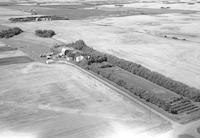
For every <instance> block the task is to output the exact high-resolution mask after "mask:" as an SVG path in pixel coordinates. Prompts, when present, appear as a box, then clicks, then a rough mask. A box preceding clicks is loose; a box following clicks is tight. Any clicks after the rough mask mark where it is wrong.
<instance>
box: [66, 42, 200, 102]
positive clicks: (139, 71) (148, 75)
mask: <svg viewBox="0 0 200 138" xmlns="http://www.w3.org/2000/svg"><path fill="white" fill-rule="evenodd" d="M68 46H71V47H74V48H75V49H77V50H81V51H83V53H84V54H85V55H86V56H91V59H89V60H88V65H90V64H92V63H102V62H108V63H110V64H112V65H113V66H117V67H120V68H122V69H124V70H126V71H128V72H130V73H133V74H135V75H138V76H140V77H142V78H144V79H146V80H149V81H151V82H153V83H155V84H157V85H159V86H162V87H164V88H166V89H169V90H171V91H172V92H175V93H177V94H179V95H181V96H184V97H187V98H189V99H191V100H193V101H195V102H200V90H198V89H196V88H193V87H190V86H188V85H186V84H183V83H181V82H178V81H175V80H172V79H171V78H168V77H165V76H164V75H162V74H160V73H157V72H154V71H151V70H150V69H148V68H146V67H144V66H142V65H140V64H137V63H133V62H131V61H127V60H124V59H120V58H118V57H115V56H112V55H109V54H105V53H101V52H99V51H96V50H94V49H93V48H90V47H88V46H87V45H86V44H85V42H84V41H83V40H78V41H76V42H75V43H71V44H68Z"/></svg>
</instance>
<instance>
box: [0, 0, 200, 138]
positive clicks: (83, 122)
mask: <svg viewBox="0 0 200 138" xmlns="http://www.w3.org/2000/svg"><path fill="white" fill-rule="evenodd" d="M3 1H5V0H3ZM7 1H9V0H6V2H7ZM46 1H47V0H44V1H43V2H44V3H41V5H40V6H37V5H36V3H35V1H33V2H32V1H30V3H29V2H26V0H25V1H23V2H21V3H20V4H19V5H15V6H13V5H10V6H5V5H4V6H3V7H0V24H1V25H0V30H2V29H4V28H6V27H20V28H21V29H22V30H24V32H23V33H22V34H20V35H18V36H14V37H12V38H10V39H1V40H0V41H1V42H0V128H1V129H0V138H10V137H11V138H13V137H14V138H18V137H19V138H65V137H67V138H79V137H81V138H88V137H92V138H118V137H119V138H125V137H126V138H132V137H133V136H134V137H135V138H143V137H146V138H151V135H152V137H157V136H155V135H154V134H155V133H156V134H158V132H159V134H160V133H162V134H163V137H162V135H159V136H158V137H159V138H185V137H190V135H191V136H192V138H193V137H194V138H198V137H199V133H198V131H197V128H198V127H199V120H197V121H194V122H190V123H188V124H185V125H183V124H177V123H176V122H173V120H170V119H169V118H168V117H167V115H166V116H164V115H162V114H159V113H157V112H156V111H154V110H153V109H149V107H147V108H146V106H145V105H144V106H143V104H141V103H138V102H136V101H137V100H131V99H130V98H128V97H127V96H124V95H121V94H119V93H117V92H116V91H115V90H114V89H112V87H109V86H108V85H105V84H104V83H102V82H101V81H99V80H98V79H95V77H93V76H91V75H89V74H88V73H86V72H84V71H82V70H80V69H78V68H76V67H74V66H72V65H70V64H69V65H61V64H52V65H46V64H42V63H38V62H37V61H42V62H44V60H43V59H41V58H40V55H41V54H43V53H45V52H49V50H50V48H51V47H52V46H54V45H57V44H63V43H69V42H74V41H76V40H79V39H82V40H84V41H85V42H86V43H87V44H88V46H90V47H92V48H94V49H96V50H98V51H101V52H105V53H108V54H111V55H114V56H117V57H120V58H123V59H126V60H129V61H133V62H135V63H138V64H141V65H143V66H145V67H147V68H149V69H151V70H153V71H156V72H159V73H161V74H163V75H165V76H167V77H170V78H172V79H174V80H177V81H180V82H183V83H185V84H187V85H190V86H193V87H196V88H200V84H199V82H200V73H199V70H200V64H199V60H200V47H199V43H200V41H199V38H200V32H199V30H200V28H199V23H200V20H199V17H200V14H199V11H198V9H199V3H197V2H196V1H195V2H196V3H195V4H188V3H187V2H186V3H184V4H183V5H184V6H183V5H182V4H181V3H175V4H169V3H165V4H161V3H148V2H147V3H144V4H143V6H141V3H135V2H134V3H131V4H130V3H128V2H127V3H126V2H125V1H120V0H119V1H118V2H119V3H122V2H124V3H125V4H124V5H123V6H122V7H120V6H116V5H114V4H113V3H112V2H113V1H112V2H110V3H108V2H104V0H102V1H98V2H96V1H94V0H92V1H93V2H91V1H89V3H90V2H91V3H92V4H88V1H84V2H83V1H82V2H83V3H84V4H82V5H81V4H80V3H82V2H80V1H78V0H74V1H70V2H71V4H69V5H64V4H62V6H59V5H60V4H61V3H57V4H58V5H54V4H55V3H56V2H57V1H54V2H52V1H51V2H52V3H50V5H48V4H49V3H48V2H47V3H46ZM60 1H61V0H59V2H60ZM62 1H63V0H62ZM154 1H156V0H154ZM185 1H187V0H185ZM37 2H39V1H37ZM70 2H69V3H70ZM129 2H131V1H129ZM72 3H73V4H74V3H76V5H73V4H72ZM99 3H100V4H99ZM172 3H173V2H172ZM0 4H4V3H0ZM108 4H109V5H108ZM110 4H111V5H110ZM168 6H169V7H170V8H168V9H166V7H168ZM161 7H164V8H161ZM31 10H34V11H36V12H37V13H38V14H43V15H52V13H54V14H56V15H59V16H66V17H69V18H70V19H71V20H68V21H42V22H29V23H11V22H9V20H8V19H9V18H15V17H22V16H23V17H25V16H31V15H30V14H31V13H30V11H31ZM5 26H6V27H5ZM37 29H52V30H54V31H55V32H56V35H55V36H54V37H53V38H51V39H50V38H39V37H37V36H35V34H34V32H35V30H37ZM7 45H9V47H8V46H7ZM32 59H34V60H35V62H34V61H33V60H32ZM112 71H113V72H115V73H116V74H118V75H119V77H124V78H125V79H127V80H128V81H130V82H131V83H134V84H135V85H138V86H141V87H144V88H146V89H148V90H150V91H152V92H155V93H157V94H158V95H159V96H161V97H163V98H170V96H173V95H174V93H171V92H170V91H168V90H166V89H163V88H161V87H159V86H157V85H154V84H149V83H146V82H145V81H144V80H142V81H141V79H140V78H137V77H136V76H134V75H133V76H132V77H130V74H129V73H124V72H121V71H120V70H112ZM166 93H167V94H166ZM182 102H183V103H182ZM180 103H181V105H180ZM196 104H197V103H196ZM182 105H183V106H182ZM174 106H175V108H178V109H180V111H181V112H184V113H186V112H187V111H188V109H189V108H191V110H193V104H192V105H191V104H189V103H187V102H185V101H178V102H177V103H174ZM195 108H196V105H195ZM190 119H191V118H190ZM164 132H166V133H164ZM168 132H169V133H168ZM165 134H166V135H168V134H169V135H168V136H166V135H165Z"/></svg>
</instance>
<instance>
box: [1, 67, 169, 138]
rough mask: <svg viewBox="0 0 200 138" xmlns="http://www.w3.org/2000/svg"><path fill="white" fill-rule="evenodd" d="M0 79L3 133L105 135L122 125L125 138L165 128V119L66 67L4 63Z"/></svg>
mask: <svg viewBox="0 0 200 138" xmlns="http://www.w3.org/2000/svg"><path fill="white" fill-rule="evenodd" d="M61 72H62V73H61ZM0 76H1V81H0V86H1V87H0V91H1V93H0V101H1V102H0V110H1V114H0V122H1V125H0V127H1V128H3V130H8V131H11V132H15V131H18V132H23V131H24V132H33V133H34V134H35V135H40V136H41V137H42V138H47V137H48V138H49V137H52V138H53V137H59V138H60V137H66V136H67V137H76V138H77V137H88V136H92V137H95V136H96V135H98V136H101V137H109V136H110V135H113V134H115V132H116V131H117V129H123V128H124V127H128V128H129V129H130V130H129V131H130V132H131V133H130V132H127V133H128V135H133V134H135V135H139V132H141V131H144V132H145V133H150V132H151V133H152V132H153V130H154V131H158V130H160V129H161V130H160V131H164V130H165V129H166V130H167V129H170V127H171V126H170V123H169V122H168V121H167V120H165V119H163V118H162V117H160V116H158V115H156V114H154V113H153V112H151V111H149V110H148V109H146V108H144V107H142V106H140V105H139V104H137V103H135V102H132V101H130V100H129V99H127V98H126V97H123V96H121V95H119V94H117V93H116V92H115V91H113V90H112V89H110V88H109V87H107V86H105V85H104V84H102V83H100V82H99V81H97V80H95V79H94V78H92V77H91V76H89V75H87V74H85V73H83V72H82V71H80V70H78V69H76V68H74V67H73V66H70V65H44V64H41V63H28V64H27V63H26V64H21V65H18V64H13V65H6V66H0ZM83 82H84V83H83ZM46 120H48V121H46ZM61 122H62V123H61ZM72 122H73V123H72ZM60 123H61V124H62V125H60ZM58 124H59V125H58ZM160 126H162V127H160ZM115 129H116V130H115ZM122 131H123V130H122ZM119 133H120V132H119ZM129 133H130V134H129ZM121 135H123V134H121ZM126 135H127V134H126ZM0 136H1V133H0Z"/></svg>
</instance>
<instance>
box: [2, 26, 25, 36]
mask: <svg viewBox="0 0 200 138" xmlns="http://www.w3.org/2000/svg"><path fill="white" fill-rule="evenodd" d="M22 32H23V30H22V29H20V28H18V27H14V28H9V29H7V30H2V31H0V38H10V37H13V36H15V35H18V34H20V33H22Z"/></svg>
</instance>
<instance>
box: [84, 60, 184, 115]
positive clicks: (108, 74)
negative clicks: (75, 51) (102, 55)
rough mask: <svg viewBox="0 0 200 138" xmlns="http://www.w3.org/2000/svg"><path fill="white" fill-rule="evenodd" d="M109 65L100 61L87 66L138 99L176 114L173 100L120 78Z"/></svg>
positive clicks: (177, 98)
mask: <svg viewBox="0 0 200 138" xmlns="http://www.w3.org/2000/svg"><path fill="white" fill-rule="evenodd" d="M104 65H109V66H106V67H105V66H104ZM110 67H112V66H111V65H110V64H109V63H108V62H102V63H94V64H91V65H89V66H88V69H89V70H91V71H93V72H95V73H97V74H99V75H101V76H102V77H104V78H106V79H108V80H110V81H112V82H114V83H116V84H117V85H119V86H121V87H123V88H125V89H127V90H129V91H130V92H131V93H132V94H134V95H135V96H137V97H139V98H140V99H143V100H144V101H146V102H149V103H151V104H154V105H156V106H157V107H159V108H161V109H163V110H165V111H167V112H168V113H171V114H178V110H177V109H175V108H173V106H172V103H173V102H171V100H170V99H168V100H166V99H163V98H161V97H159V96H158V95H157V94H155V93H153V92H150V91H148V90H145V89H143V88H141V87H138V86H135V85H134V84H133V83H131V82H129V81H128V80H126V79H125V78H120V77H119V76H118V75H116V74H115V73H114V72H113V71H112V70H113V69H109V68H110ZM173 99H176V100H179V99H180V97H178V96H177V97H175V96H174V97H173ZM176 100H174V101H176Z"/></svg>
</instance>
